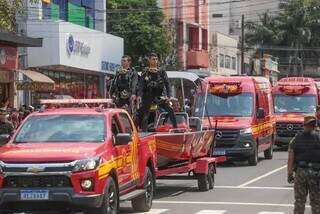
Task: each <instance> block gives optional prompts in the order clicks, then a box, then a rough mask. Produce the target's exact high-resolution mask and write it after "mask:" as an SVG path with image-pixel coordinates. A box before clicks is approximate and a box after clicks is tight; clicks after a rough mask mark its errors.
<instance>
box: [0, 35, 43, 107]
mask: <svg viewBox="0 0 320 214" xmlns="http://www.w3.org/2000/svg"><path fill="white" fill-rule="evenodd" d="M27 46H33V47H41V46H42V39H35V38H30V37H24V36H19V35H17V34H13V33H4V32H0V107H3V106H5V104H8V105H9V106H10V107H17V106H19V103H18V100H19V94H18V93H17V87H16V85H17V84H18V83H19V82H18V76H19V75H20V74H21V72H25V71H24V70H22V69H24V67H23V66H22V65H21V63H19V49H20V48H21V47H27ZM19 71H21V72H19ZM26 73H27V72H26ZM27 74H28V73H27ZM39 80H40V78H39ZM40 81H41V80H40ZM39 84H41V83H40V82H39Z"/></svg>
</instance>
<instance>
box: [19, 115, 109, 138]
mask: <svg viewBox="0 0 320 214" xmlns="http://www.w3.org/2000/svg"><path fill="white" fill-rule="evenodd" d="M104 124H105V123H104V117H103V116H92V115H54V116H52V115H49V116H33V117H30V118H29V119H28V120H27V121H26V122H25V123H24V124H23V126H22V128H21V129H20V131H19V133H18V134H17V136H16V138H15V143H28V142H41V143H43V142H103V141H104V139H105V134H104V133H105V131H104V130H105V125H104Z"/></svg>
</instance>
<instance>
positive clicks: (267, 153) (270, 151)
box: [264, 142, 273, 160]
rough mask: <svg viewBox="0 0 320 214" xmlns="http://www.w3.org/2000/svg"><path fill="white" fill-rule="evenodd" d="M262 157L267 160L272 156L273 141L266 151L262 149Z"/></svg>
mask: <svg viewBox="0 0 320 214" xmlns="http://www.w3.org/2000/svg"><path fill="white" fill-rule="evenodd" d="M264 158H265V159H267V160H271V159H272V158H273V142H272V144H271V146H270V148H269V149H268V150H266V151H264Z"/></svg>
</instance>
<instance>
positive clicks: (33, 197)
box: [20, 190, 49, 201]
mask: <svg viewBox="0 0 320 214" xmlns="http://www.w3.org/2000/svg"><path fill="white" fill-rule="evenodd" d="M20 197H21V200H23V201H37V200H49V190H21V191H20Z"/></svg>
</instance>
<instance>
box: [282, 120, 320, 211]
mask: <svg viewBox="0 0 320 214" xmlns="http://www.w3.org/2000/svg"><path fill="white" fill-rule="evenodd" d="M316 121H317V119H316V118H315V117H314V116H307V117H305V119H304V131H303V132H302V133H300V134H297V136H296V137H295V138H294V139H293V140H292V141H291V143H290V145H289V158H288V182H289V183H293V182H294V196H295V204H294V214H304V211H305V204H306V200H307V196H308V194H309V197H310V205H311V209H312V213H313V214H319V213H320V133H319V132H318V131H316Z"/></svg>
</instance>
